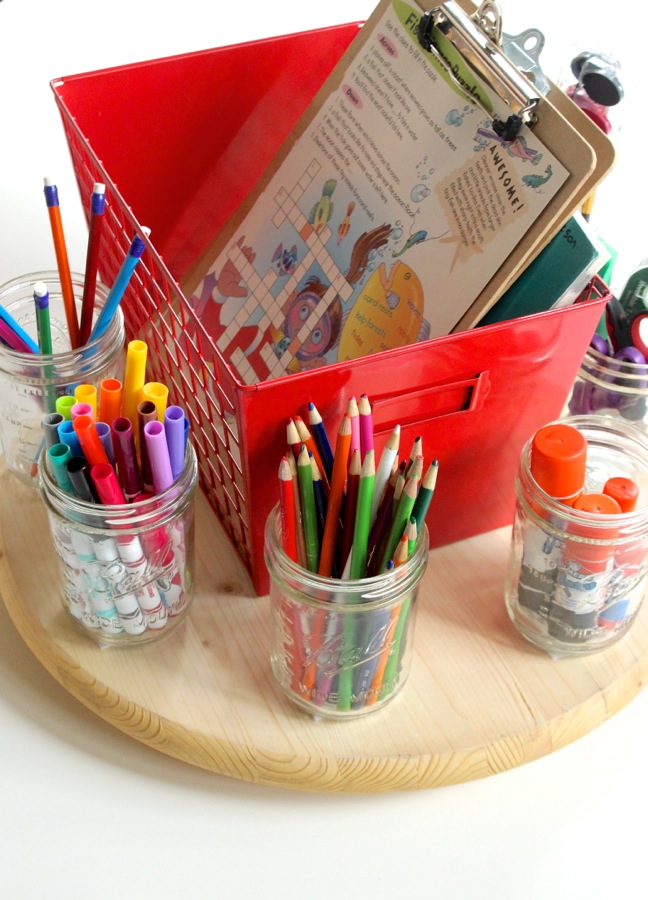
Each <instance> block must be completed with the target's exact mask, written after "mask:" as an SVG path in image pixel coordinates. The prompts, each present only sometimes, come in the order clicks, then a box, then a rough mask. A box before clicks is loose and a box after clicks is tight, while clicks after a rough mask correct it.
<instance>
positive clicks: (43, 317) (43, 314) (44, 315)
mask: <svg viewBox="0 0 648 900" xmlns="http://www.w3.org/2000/svg"><path fill="white" fill-rule="evenodd" d="M34 304H35V306H36V329H37V332H38V349H39V351H40V353H41V354H43V356H50V355H51V353H52V330H51V327H50V311H49V292H48V290H47V286H46V285H45V284H44V283H43V282H42V281H37V282H36V284H35V285H34Z"/></svg>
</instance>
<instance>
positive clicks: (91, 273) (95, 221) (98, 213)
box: [79, 182, 106, 347]
mask: <svg viewBox="0 0 648 900" xmlns="http://www.w3.org/2000/svg"><path fill="white" fill-rule="evenodd" d="M105 203H106V185H105V184H100V183H99V182H96V183H95V184H94V185H93V188H92V195H91V197H90V230H89V233H88V250H87V253H86V267H85V275H84V279H83V296H82V299H81V323H80V325H79V346H81V347H83V346H84V344H87V342H88V338H89V337H90V331H91V330H92V317H93V315H94V305H95V292H96V289H97V270H98V266H99V248H100V246H101V233H102V231H103V224H104V210H105Z"/></svg>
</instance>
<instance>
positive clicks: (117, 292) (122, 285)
mask: <svg viewBox="0 0 648 900" xmlns="http://www.w3.org/2000/svg"><path fill="white" fill-rule="evenodd" d="M143 230H144V231H145V232H146V233H148V231H149V230H148V229H143ZM145 247H146V245H145V243H144V241H143V240H142V239H141V237H139V235H137V234H136V235H135V237H134V238H133V240H132V242H131V245H130V247H129V249H128V253H127V254H126V258H125V260H124V262H123V263H122V266H121V269H120V270H119V272H118V273H117V278H116V279H115V281H114V283H113V286H112V287H111V289H110V291H109V293H108V296H107V297H106V302H105V303H104V305H103V307H102V309H101V312H100V313H99V315H98V317H97V321H96V322H95V324H94V327H93V329H92V331H91V333H90V340H91V341H96V340H97V338H99V337H101V335H102V334H103V333H104V332H105V331H106V329H107V328H108V326H109V325H110V321H111V319H112V317H113V316H114V315H115V313H116V311H117V307H118V306H119V304H120V303H121V299H122V297H123V296H124V292H125V290H126V288H127V287H128V283H129V281H130V280H131V278H132V276H133V272H134V271H135V267H136V266H137V264H138V262H139V261H140V259H141V257H142V253H143V252H144V250H145Z"/></svg>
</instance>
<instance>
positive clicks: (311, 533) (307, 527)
mask: <svg viewBox="0 0 648 900" xmlns="http://www.w3.org/2000/svg"><path fill="white" fill-rule="evenodd" d="M297 478H298V481H299V499H300V500H301V511H302V524H303V527H304V542H305V545H306V567H307V568H308V569H309V571H311V572H317V567H318V564H319V538H318V535H317V514H316V511H315V492H314V490H313V470H312V468H311V461H310V456H309V455H308V450H307V448H306V445H305V444H302V447H301V450H300V451H299V459H298V460H297Z"/></svg>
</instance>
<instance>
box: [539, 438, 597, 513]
mask: <svg viewBox="0 0 648 900" xmlns="http://www.w3.org/2000/svg"><path fill="white" fill-rule="evenodd" d="M586 461H587V441H586V440H585V436H584V435H583V434H581V432H580V431H579V430H578V429H577V428H574V427H573V426H572V425H566V424H565V423H563V422H556V423H554V424H551V425H545V426H544V427H543V428H541V429H540V430H539V431H537V432H536V434H535V436H534V438H533V441H532V444H531V474H532V475H533V477H534V478H535V480H536V482H537V483H538V485H539V486H540V487H541V488H542V490H543V491H545V493H547V494H549V496H550V497H554V498H555V499H556V500H561V501H562V502H563V503H571V502H572V501H573V500H574V498H576V497H578V495H579V494H580V493H582V490H583V486H584V484H585V463H586Z"/></svg>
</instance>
